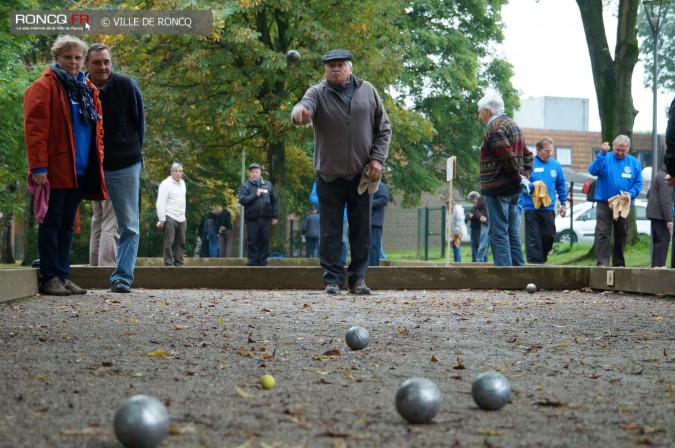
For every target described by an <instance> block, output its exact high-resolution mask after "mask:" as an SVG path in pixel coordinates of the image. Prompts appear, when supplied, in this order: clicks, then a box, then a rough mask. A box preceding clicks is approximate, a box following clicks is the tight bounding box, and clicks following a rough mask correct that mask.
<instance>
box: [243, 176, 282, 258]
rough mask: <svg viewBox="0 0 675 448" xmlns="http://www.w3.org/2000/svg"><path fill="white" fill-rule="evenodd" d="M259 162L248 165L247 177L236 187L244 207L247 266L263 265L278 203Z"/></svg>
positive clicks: (276, 214)
mask: <svg viewBox="0 0 675 448" xmlns="http://www.w3.org/2000/svg"><path fill="white" fill-rule="evenodd" d="M261 174H262V172H261V169H260V165H258V164H257V163H252V164H250V165H249V166H248V180H247V181H246V182H244V183H243V184H241V186H240V187H239V203H240V204H241V205H243V206H244V207H245V210H244V219H245V220H246V251H247V254H248V261H247V262H246V265H247V266H267V265H268V263H267V257H268V256H269V251H270V237H271V235H272V226H273V225H275V224H276V223H277V218H278V217H279V203H278V202H277V195H276V194H275V193H274V187H273V186H272V183H271V182H267V181H265V180H263V178H262V175H261Z"/></svg>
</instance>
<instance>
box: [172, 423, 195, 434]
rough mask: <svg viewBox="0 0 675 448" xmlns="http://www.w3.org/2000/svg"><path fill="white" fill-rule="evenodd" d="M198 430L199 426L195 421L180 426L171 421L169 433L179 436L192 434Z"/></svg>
mask: <svg viewBox="0 0 675 448" xmlns="http://www.w3.org/2000/svg"><path fill="white" fill-rule="evenodd" d="M195 432H197V428H196V427H195V425H194V424H193V423H188V424H187V425H185V426H183V427H182V428H179V427H178V425H176V424H174V423H171V425H170V426H169V435H172V436H179V435H181V434H190V433H195Z"/></svg>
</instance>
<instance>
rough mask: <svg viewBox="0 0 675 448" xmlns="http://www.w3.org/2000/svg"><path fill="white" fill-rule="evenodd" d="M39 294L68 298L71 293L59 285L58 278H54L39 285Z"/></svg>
mask: <svg viewBox="0 0 675 448" xmlns="http://www.w3.org/2000/svg"><path fill="white" fill-rule="evenodd" d="M40 294H44V295H46V296H69V295H70V294H71V293H70V291H69V290H67V289H66V287H65V286H63V284H61V282H60V281H59V278H58V277H54V278H51V279H49V280H47V281H46V282H44V283H43V284H41V285H40Z"/></svg>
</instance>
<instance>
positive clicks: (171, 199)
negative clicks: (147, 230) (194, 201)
mask: <svg viewBox="0 0 675 448" xmlns="http://www.w3.org/2000/svg"><path fill="white" fill-rule="evenodd" d="M186 192H187V190H186V188H185V181H184V180H183V179H181V180H180V181H178V182H176V181H175V180H173V178H172V177H171V176H169V177H167V178H166V179H164V180H163V181H162V183H161V184H159V191H158V192H157V218H159V221H160V222H165V221H166V217H167V216H168V217H170V218H171V219H175V220H176V221H178V222H183V221H185V204H186V201H185V194H186Z"/></svg>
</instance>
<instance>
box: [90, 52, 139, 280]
mask: <svg viewBox="0 0 675 448" xmlns="http://www.w3.org/2000/svg"><path fill="white" fill-rule="evenodd" d="M84 64H85V65H86V67H87V70H88V71H89V74H88V75H87V76H88V77H89V79H90V80H91V82H92V83H94V85H95V86H96V87H97V88H98V89H99V98H100V99H101V105H102V106H103V117H104V118H103V130H104V136H103V146H104V159H103V171H104V173H105V185H106V188H107V189H108V194H109V195H110V201H111V202H112V206H113V210H114V211H115V216H116V217H117V225H118V226H119V241H118V243H117V260H116V261H117V264H116V267H115V270H114V271H113V273H112V275H111V276H110V282H111V283H112V286H111V290H112V291H113V292H119V293H128V292H130V290H131V284H132V283H133V281H134V268H135V267H136V256H137V255H138V243H139V240H140V235H141V234H140V229H139V221H140V210H139V202H138V201H139V191H140V174H141V165H142V163H143V138H144V137H145V111H144V109H143V99H142V97H141V91H140V90H139V88H138V85H137V84H136V82H135V81H134V80H133V79H131V78H129V77H127V76H124V75H119V74H117V73H113V71H112V54H111V52H110V48H109V47H108V46H107V45H104V44H93V45H91V46H89V51H88V52H87V56H86V58H85V60H84Z"/></svg>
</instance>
